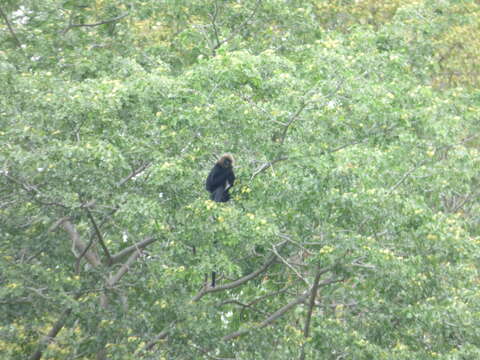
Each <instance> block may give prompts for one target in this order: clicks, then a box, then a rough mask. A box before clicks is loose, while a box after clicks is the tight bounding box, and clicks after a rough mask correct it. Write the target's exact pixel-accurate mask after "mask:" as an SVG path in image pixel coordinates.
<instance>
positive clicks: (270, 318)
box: [222, 291, 309, 341]
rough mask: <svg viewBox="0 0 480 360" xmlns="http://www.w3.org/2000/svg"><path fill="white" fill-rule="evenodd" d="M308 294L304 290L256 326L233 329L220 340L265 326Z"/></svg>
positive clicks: (227, 339)
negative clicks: (233, 330)
mask: <svg viewBox="0 0 480 360" xmlns="http://www.w3.org/2000/svg"><path fill="white" fill-rule="evenodd" d="M308 294H309V292H308V291H306V292H304V293H303V294H302V295H300V296H298V297H296V298H295V299H294V300H293V301H291V302H289V303H288V304H287V305H285V306H283V307H281V308H280V309H278V310H277V311H275V312H274V313H273V314H272V315H270V316H269V317H268V318H266V319H265V320H264V321H262V322H261V323H260V324H259V325H258V326H254V327H251V328H247V329H242V330H238V331H235V332H233V333H231V334H229V335H226V336H224V337H223V338H222V340H223V341H229V340H232V339H235V338H237V337H239V336H242V335H245V334H247V333H249V332H250V331H252V330H253V329H256V328H263V327H266V326H268V325H270V324H271V323H273V322H274V321H275V320H277V319H278V318H280V317H281V316H282V315H284V314H285V313H286V312H287V311H288V310H290V309H291V308H293V307H295V306H297V305H298V304H300V303H302V302H304V301H305V299H306V298H307V297H308Z"/></svg>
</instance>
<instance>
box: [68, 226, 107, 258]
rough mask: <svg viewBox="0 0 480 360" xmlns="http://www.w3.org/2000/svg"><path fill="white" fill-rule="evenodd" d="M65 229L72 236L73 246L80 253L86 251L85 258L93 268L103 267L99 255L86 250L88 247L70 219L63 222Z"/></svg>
mask: <svg viewBox="0 0 480 360" xmlns="http://www.w3.org/2000/svg"><path fill="white" fill-rule="evenodd" d="M62 225H63V228H64V229H65V230H66V231H67V232H68V234H69V235H70V239H71V240H72V243H73V246H74V247H75V248H76V249H78V250H79V251H80V252H82V253H83V252H84V251H85V258H86V259H87V261H88V262H89V263H90V265H92V266H93V267H97V266H100V265H101V262H100V259H99V258H98V255H97V254H96V253H94V252H92V251H91V250H88V249H86V248H87V246H86V245H85V244H84V242H83V241H82V240H81V239H80V235H79V234H78V232H77V230H76V229H75V226H73V224H72V223H71V221H70V220H69V219H66V220H64V221H63V222H62Z"/></svg>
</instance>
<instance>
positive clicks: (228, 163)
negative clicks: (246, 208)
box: [205, 154, 235, 202]
mask: <svg viewBox="0 0 480 360" xmlns="http://www.w3.org/2000/svg"><path fill="white" fill-rule="evenodd" d="M233 163H234V160H233V156H232V155H230V154H225V155H222V156H221V157H220V159H218V161H217V163H216V164H215V166H214V167H213V168H212V170H211V171H210V174H208V177H207V181H206V183H205V188H206V189H207V190H208V191H209V192H210V194H211V195H210V199H211V200H214V201H216V202H227V201H228V200H230V194H229V193H228V190H229V189H230V188H231V187H232V186H233V183H234V182H235V174H234V173H233Z"/></svg>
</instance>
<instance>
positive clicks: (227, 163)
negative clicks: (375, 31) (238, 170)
mask: <svg viewBox="0 0 480 360" xmlns="http://www.w3.org/2000/svg"><path fill="white" fill-rule="evenodd" d="M223 167H224V168H226V169H228V168H229V167H232V162H231V161H230V159H224V160H223Z"/></svg>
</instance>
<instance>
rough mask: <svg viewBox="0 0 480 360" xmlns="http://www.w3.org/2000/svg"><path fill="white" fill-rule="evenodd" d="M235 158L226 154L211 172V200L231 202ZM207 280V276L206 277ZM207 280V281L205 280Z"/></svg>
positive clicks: (208, 185) (213, 274) (213, 280)
mask: <svg viewBox="0 0 480 360" xmlns="http://www.w3.org/2000/svg"><path fill="white" fill-rule="evenodd" d="M233 164H234V160H233V156H232V155H230V154H224V155H222V156H221V157H220V159H218V161H217V163H216V164H215V166H214V167H213V168H212V170H210V174H208V177H207V181H206V182H205V188H206V189H207V190H208V191H209V192H210V199H212V200H213V201H216V202H227V201H228V200H230V194H229V193H228V190H229V189H230V188H231V187H232V186H233V183H234V182H235V174H234V173H233ZM215 277H216V273H215V271H212V287H215ZM205 278H207V275H205ZM205 280H207V279H205Z"/></svg>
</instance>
